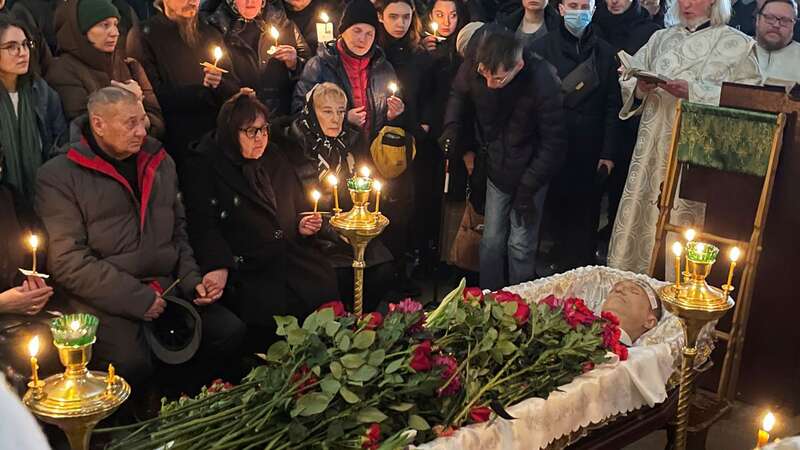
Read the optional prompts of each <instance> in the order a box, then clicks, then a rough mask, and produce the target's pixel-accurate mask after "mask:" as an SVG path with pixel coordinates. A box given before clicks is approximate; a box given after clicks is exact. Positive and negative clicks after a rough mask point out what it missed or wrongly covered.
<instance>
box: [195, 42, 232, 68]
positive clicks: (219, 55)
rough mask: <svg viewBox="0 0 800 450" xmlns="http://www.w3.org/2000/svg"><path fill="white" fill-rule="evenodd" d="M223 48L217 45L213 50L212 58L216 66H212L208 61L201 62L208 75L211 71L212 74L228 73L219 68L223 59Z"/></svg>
mask: <svg viewBox="0 0 800 450" xmlns="http://www.w3.org/2000/svg"><path fill="white" fill-rule="evenodd" d="M222 54H223V53H222V47H220V46H218V45H215V46H214V48H212V49H211V56H212V57H213V58H214V64H211V63H210V62H208V61H204V62H201V63H200V65H201V66H203V67H205V69H206V73H207V74H208V72H209V71H210V72H211V73H216V74H220V73H228V71H227V70H225V69H223V68H221V67H219V60H220V59H222Z"/></svg>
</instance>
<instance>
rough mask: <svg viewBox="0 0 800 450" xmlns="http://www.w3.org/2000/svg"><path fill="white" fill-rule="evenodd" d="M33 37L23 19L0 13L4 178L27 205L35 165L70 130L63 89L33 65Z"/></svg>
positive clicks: (0, 125) (0, 146)
mask: <svg viewBox="0 0 800 450" xmlns="http://www.w3.org/2000/svg"><path fill="white" fill-rule="evenodd" d="M32 42H33V41H32V40H31V38H30V35H29V34H28V31H27V30H26V29H25V28H24V26H23V25H22V24H21V23H19V22H16V21H14V20H11V19H9V18H7V17H2V16H0V161H2V165H0V180H2V181H3V182H5V183H6V184H7V185H8V186H10V187H11V188H13V189H14V190H15V191H16V193H17V194H19V195H20V198H21V199H24V201H25V202H26V203H27V204H28V205H30V204H32V202H33V186H34V183H35V181H36V170H37V169H38V168H39V166H41V165H42V163H43V162H44V161H46V160H47V157H48V156H49V154H50V151H51V148H52V147H53V146H55V145H56V144H57V143H58V140H59V137H60V136H62V135H64V134H65V132H66V130H67V124H66V121H65V120H64V114H63V112H62V111H61V101H60V100H59V98H58V94H56V92H55V91H54V90H53V89H51V88H50V86H48V85H47V83H46V82H45V81H44V80H43V79H42V78H40V77H39V76H37V75H36V74H34V73H33V72H31V70H30V62H31V53H32V52H31V49H32V47H33V44H32Z"/></svg>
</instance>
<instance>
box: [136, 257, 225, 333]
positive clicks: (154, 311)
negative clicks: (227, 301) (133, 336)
mask: <svg viewBox="0 0 800 450" xmlns="http://www.w3.org/2000/svg"><path fill="white" fill-rule="evenodd" d="M227 283H228V269H224V268H223V269H217V270H212V271H211V272H208V273H207V274H205V275H204V276H203V279H202V281H200V283H198V284H197V286H195V288H194V290H195V293H196V294H197V297H196V298H195V299H194V304H195V305H197V306H205V305H210V304H212V303H214V302H216V301H217V300H219V299H220V297H222V293H223V292H224V291H225V285H226V284H227ZM166 307H167V301H166V300H164V298H163V297H161V294H156V298H155V300H154V301H153V304H152V305H150V308H148V309H147V311H146V312H145V313H144V320H146V321H151V320H154V319H157V318H158V317H159V316H160V315H161V314H163V313H164V310H165V309H166Z"/></svg>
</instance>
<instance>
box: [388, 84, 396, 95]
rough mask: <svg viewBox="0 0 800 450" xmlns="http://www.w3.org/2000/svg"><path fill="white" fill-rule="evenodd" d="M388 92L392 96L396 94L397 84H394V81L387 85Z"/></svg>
mask: <svg viewBox="0 0 800 450" xmlns="http://www.w3.org/2000/svg"><path fill="white" fill-rule="evenodd" d="M389 90H390V91H391V92H392V95H394V94H396V93H397V83H395V82H394V81H392V82H391V83H389Z"/></svg>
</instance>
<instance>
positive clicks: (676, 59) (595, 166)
mask: <svg viewBox="0 0 800 450" xmlns="http://www.w3.org/2000/svg"><path fill="white" fill-rule="evenodd" d="M553 1H555V0H550V2H548V0H521V2H520V0H375V1H374V2H371V1H370V0H349V1H348V2H344V1H338V0H205V1H204V2H201V1H200V0H155V3H153V4H151V3H150V2H148V1H146V0H14V1H13V2H10V1H9V0H0V181H1V182H2V183H1V184H0V362H1V363H2V367H3V369H4V371H5V372H6V374H7V376H8V377H9V378H10V379H11V380H12V381H16V382H17V383H18V385H19V386H23V385H24V378H25V377H26V376H27V370H26V369H25V367H26V366H25V363H24V361H25V354H24V352H25V345H24V343H25V342H26V340H27V339H28V338H29V337H30V336H32V335H34V334H37V333H38V334H42V335H45V336H46V335H48V334H47V333H48V332H47V320H49V319H50V318H51V317H53V316H52V314H53V312H54V311H60V312H63V313H69V312H89V313H91V314H94V315H96V316H97V317H98V318H99V319H100V327H99V329H98V331H97V342H96V344H95V346H94V356H93V360H92V363H93V365H94V366H96V367H101V368H102V367H106V366H107V365H108V363H110V362H113V363H114V365H115V366H116V368H117V371H118V373H120V374H121V375H123V376H124V377H125V378H126V379H127V380H129V381H130V382H131V384H132V385H133V386H134V392H136V393H138V392H140V391H142V392H145V391H147V390H148V389H150V390H152V389H151V388H152V386H153V384H152V383H151V381H152V380H153V379H154V376H155V375H156V373H159V382H158V383H156V385H157V386H158V387H159V389H161V391H159V393H164V392H180V391H184V392H185V391H186V390H189V389H191V386H193V385H192V384H191V383H195V382H196V383H197V385H198V386H199V385H200V384H202V383H203V382H206V381H208V380H210V379H211V378H212V377H214V376H227V377H229V378H233V377H236V376H237V374H241V370H243V368H242V364H241V361H242V358H243V356H244V355H247V354H251V353H253V352H255V351H263V350H264V349H266V348H267V345H268V343H269V342H270V341H272V340H274V339H275V332H276V330H275V324H274V321H273V316H276V315H295V316H297V317H300V318H302V317H303V316H305V315H307V314H308V313H310V312H311V311H313V310H314V309H316V308H317V307H318V306H319V305H320V304H322V303H324V302H327V301H330V300H333V299H342V300H343V301H345V302H351V303H352V297H353V292H352V291H353V281H352V280H353V269H352V249H351V247H350V245H349V243H348V242H346V241H345V240H343V239H342V238H341V237H340V236H339V235H337V234H336V233H335V231H334V230H333V229H332V228H331V227H330V225H329V223H328V220H327V218H328V217H329V216H328V215H327V213H326V212H329V211H331V210H332V208H333V206H334V199H333V192H334V191H333V190H332V189H331V187H332V186H331V183H330V181H331V180H332V177H334V178H335V179H337V180H338V181H339V184H338V187H339V198H338V200H339V202H340V203H341V208H342V209H344V210H348V209H349V208H350V206H351V203H350V198H349V197H348V195H346V186H345V180H346V179H348V178H350V177H351V176H353V175H354V174H356V173H357V172H358V171H359V170H360V169H361V167H363V166H366V167H369V168H370V169H371V170H372V173H373V176H374V177H375V178H376V179H379V180H381V181H383V182H384V188H383V190H381V191H379V193H378V195H380V196H381V201H380V206H381V212H382V213H383V214H384V215H386V216H387V217H388V218H389V219H390V221H391V224H390V225H389V227H388V228H387V229H386V231H385V232H384V233H383V234H382V235H381V236H380V237H379V238H377V239H375V240H374V241H373V242H372V243H371V244H370V245H369V246H368V248H367V252H366V271H365V279H366V282H365V301H366V304H365V309H366V310H368V311H370V310H374V309H376V308H379V307H380V306H379V305H380V303H381V301H383V300H385V299H387V298H389V297H392V296H393V297H395V298H399V297H401V296H418V295H420V288H419V285H418V283H417V282H416V281H415V280H413V279H412V278H414V277H415V276H416V275H417V274H418V273H420V270H419V269H420V267H423V268H424V267H438V266H439V261H440V260H441V259H444V260H448V258H449V256H448V255H451V254H453V252H451V249H450V246H451V245H455V246H463V247H464V248H462V249H461V250H462V251H466V252H469V251H470V248H466V247H467V246H466V244H465V241H464V242H462V241H459V240H458V239H456V242H455V244H453V243H452V241H453V239H452V234H453V233H454V231H453V230H450V231H453V233H450V234H451V236H450V238H449V239H445V238H443V236H445V235H447V234H448V229H447V228H448V227H447V226H445V225H444V224H447V223H451V222H452V220H448V217H450V216H455V217H456V220H455V225H459V222H460V221H461V219H462V212H463V218H464V219H467V218H469V219H470V220H469V221H467V220H465V221H464V222H469V223H470V224H471V225H470V226H471V227H472V228H470V229H469V230H467V231H471V232H475V233H479V234H480V235H482V236H481V237H480V244H479V245H478V244H476V246H474V248H472V249H471V250H472V251H474V252H475V255H474V256H475V257H474V258H472V259H474V260H476V261H477V263H476V264H477V266H474V267H467V266H469V265H466V266H464V268H468V269H471V270H472V271H473V272H476V273H477V277H478V278H477V280H479V281H478V282H479V284H480V286H481V287H483V288H487V289H499V288H501V287H503V286H507V285H511V284H516V283H520V282H524V281H529V280H532V279H535V278H536V277H537V275H538V276H541V275H543V274H544V273H545V272H549V273H552V272H556V271H558V272H560V271H564V270H568V269H571V268H576V267H580V266H584V265H588V264H593V263H597V262H598V261H599V262H601V263H603V262H605V253H606V250H605V247H606V246H608V258H609V259H608V261H609V262H610V263H611V265H613V266H615V267H619V268H623V269H628V270H633V271H643V270H644V269H645V268H646V264H647V258H649V256H650V251H651V250H652V241H653V239H654V236H653V233H654V229H655V228H654V227H655V225H654V224H655V214H656V209H655V206H654V205H655V202H656V199H657V196H658V189H659V184H660V182H661V180H662V179H663V177H664V171H665V164H666V163H665V161H666V153H667V149H668V141H669V139H668V137H669V133H671V129H672V127H671V121H672V111H674V105H675V102H676V101H677V99H686V100H691V101H699V102H704V103H710V104H714V103H718V101H719V93H720V87H721V84H722V82H724V81H733V82H746V83H752V84H760V83H763V82H764V80H765V79H766V78H767V77H768V75H770V76H772V77H773V78H791V77H792V76H795V78H800V76H798V75H797V72H798V71H799V70H798V67H800V51H799V50H798V47H800V44H797V43H795V42H793V41H792V39H793V35H794V36H797V35H798V33H797V32H796V30H797V29H798V27H797V4H796V3H795V1H794V0H752V1H750V2H745V0H738V1H737V2H736V3H735V4H734V5H733V6H731V5H730V3H729V0H674V1H673V3H669V4H668V3H664V2H659V0H600V1H599V2H598V3H597V4H596V3H595V0H562V2H561V3H559V4H555V3H553ZM640 1H641V2H640ZM748 35H749V36H748ZM750 36H755V39H753V38H751V37H750ZM619 51H625V52H627V53H628V54H630V55H633V56H632V60H633V61H634V62H635V63H636V65H637V66H639V67H640V68H644V69H647V70H650V71H653V72H657V73H659V74H661V75H663V76H665V77H667V78H669V80H668V81H666V82H665V83H661V84H653V83H649V82H646V81H644V80H638V81H637V79H636V78H629V77H626V76H625V74H624V73H622V72H621V70H620V62H619V60H618V59H617V53H618V52H619ZM787 67H788V69H787ZM792 68H793V69H792ZM797 81H800V80H797ZM640 120H641V122H640ZM314 190H317V191H319V192H320V193H321V198H320V199H319V203H318V210H319V211H321V213H309V212H310V211H312V209H313V208H314V207H315V206H314V203H315V202H314V200H312V199H311V196H310V195H309V193H311V192H312V191H314ZM601 205H605V206H603V207H601ZM453 211H456V212H455V214H453V213H452V212H453ZM601 212H602V213H601ZM601 221H602V223H603V224H606V223H607V225H605V226H603V227H601ZM462 225H463V222H462ZM450 228H453V229H455V228H457V227H450ZM30 234H36V235H37V236H39V237H40V239H41V242H42V246H41V247H40V248H39V251H38V254H37V256H38V261H39V262H38V266H36V268H37V269H38V271H39V272H42V273H47V274H48V275H49V276H50V277H49V278H46V279H45V278H42V277H37V276H29V277H24V276H23V275H22V274H21V272H20V271H18V270H17V269H18V268H21V267H22V268H28V267H30V266H31V264H32V261H31V259H32V253H31V249H30V248H29V247H28V246H27V244H26V242H27V241H26V239H27V237H28V236H29V235H30ZM459 236H462V235H461V234H459ZM609 241H610V244H608V242H609ZM540 242H547V249H546V250H547V251H546V252H545V251H544V250H545V248H544V247H545V246H544V245H543V246H542V247H543V248H542V249H540V248H539V243H540ZM445 244H446V245H445ZM462 244H463V245H462ZM540 250H541V251H540ZM540 254H541V255H540ZM537 256H540V257H539V258H538V261H537ZM467 259H469V258H467ZM456 262H457V261H456ZM422 272H424V271H422ZM167 289H169V292H165V290H167ZM187 308H188V309H190V310H192V311H193V312H192V314H193V315H194V317H197V318H198V319H199V320H200V321H201V322H202V336H201V339H200V346H199V349H197V351H196V352H194V351H193V352H190V353H191V354H188V355H186V354H181V352H172V351H170V349H169V345H168V344H169V343H168V342H167V343H164V342H163V339H164V338H163V336H162V342H161V343H160V344H159V345H160V349H159V351H156V350H155V349H154V345H155V344H154V341H153V340H152V339H151V337H152V335H153V333H156V334H158V332H159V329H158V328H159V326H158V325H157V324H158V322H159V320H161V319H164V318H165V317H167V316H169V315H170V314H172V312H171V311H178V310H181V309H187ZM173 320H177V319H175V318H173ZM161 347H166V350H164V348H161ZM162 350H164V351H162ZM43 352H44V353H45V354H44V355H42V356H41V358H40V360H41V361H42V367H43V372H45V373H50V372H54V371H55V370H57V363H56V362H55V358H54V354H53V353H54V352H53V350H52V349H50V350H49V353H48V349H47V348H45V349H44V350H43ZM48 355H49V356H48ZM165 367H166V370H167V372H158V371H160V370H161V369H162V368H165ZM170 370H175V371H176V373H180V374H181V375H180V376H177V375H176V376H174V377H170V376H168V375H165V374H169V373H171V372H170ZM48 371H49V372H48ZM187 374H188V375H187ZM192 377H194V378H192ZM176 380H178V381H179V383H178V385H176V386H174V388H175V389H176V390H175V391H169V386H170V383H172V382H176V383H177V382H178V381H176ZM146 386H150V388H144V387H146Z"/></svg>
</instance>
